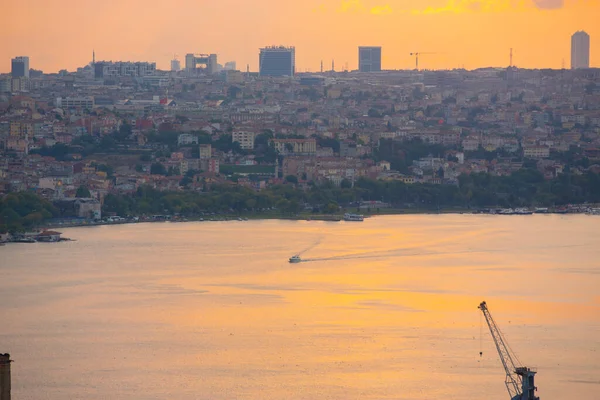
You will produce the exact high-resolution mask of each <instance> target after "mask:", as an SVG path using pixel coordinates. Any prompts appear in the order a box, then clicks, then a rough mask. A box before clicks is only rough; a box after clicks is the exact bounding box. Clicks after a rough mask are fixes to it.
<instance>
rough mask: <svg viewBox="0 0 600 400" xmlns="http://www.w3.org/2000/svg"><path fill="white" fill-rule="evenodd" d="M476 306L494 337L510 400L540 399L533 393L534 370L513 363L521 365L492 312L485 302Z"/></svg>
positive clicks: (534, 389)
mask: <svg viewBox="0 0 600 400" xmlns="http://www.w3.org/2000/svg"><path fill="white" fill-rule="evenodd" d="M478 308H479V309H480V310H481V312H483V316H484V317H485V321H486V322H487V324H488V327H489V328H490V332H491V334H492V338H493V339H494V344H495V345H496V350H498V354H499V355H500V361H502V365H503V366H504V371H505V372H506V378H505V379H504V384H505V385H506V389H508V394H509V395H510V398H511V400H540V398H539V397H537V396H536V395H535V391H536V390H537V387H536V386H535V383H534V379H535V374H536V371H534V370H532V369H531V368H527V367H518V366H517V364H515V361H516V362H517V363H518V364H519V365H521V362H520V361H519V359H518V358H517V356H516V355H515V353H514V352H513V351H512V349H511V348H510V346H508V345H507V343H506V340H505V339H504V336H503V335H502V332H501V331H500V328H498V326H497V325H496V322H495V321H494V318H492V314H490V311H489V310H488V308H487V304H486V302H485V301H483V302H481V304H479V307H478ZM480 354H481V353H480Z"/></svg>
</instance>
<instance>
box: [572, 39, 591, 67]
mask: <svg viewBox="0 0 600 400" xmlns="http://www.w3.org/2000/svg"><path fill="white" fill-rule="evenodd" d="M589 67H590V35H588V34H587V33H585V32H584V31H577V32H575V34H573V36H571V69H581V68H589Z"/></svg>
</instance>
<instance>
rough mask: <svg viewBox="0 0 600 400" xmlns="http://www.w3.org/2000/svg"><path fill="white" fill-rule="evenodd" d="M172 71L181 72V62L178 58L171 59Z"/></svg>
mask: <svg viewBox="0 0 600 400" xmlns="http://www.w3.org/2000/svg"><path fill="white" fill-rule="evenodd" d="M171 71H172V72H179V71H181V63H180V62H179V60H178V59H173V60H171Z"/></svg>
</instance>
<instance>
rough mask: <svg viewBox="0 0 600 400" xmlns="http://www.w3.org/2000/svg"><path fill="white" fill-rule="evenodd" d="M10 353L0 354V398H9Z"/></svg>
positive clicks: (0, 399) (4, 399)
mask: <svg viewBox="0 0 600 400" xmlns="http://www.w3.org/2000/svg"><path fill="white" fill-rule="evenodd" d="M11 362H12V360H11V359H10V354H8V353H6V354H0V400H10V363H11Z"/></svg>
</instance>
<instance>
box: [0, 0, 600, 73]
mask: <svg viewBox="0 0 600 400" xmlns="http://www.w3.org/2000/svg"><path fill="white" fill-rule="evenodd" d="M6 2H7V3H6ZM3 4H5V5H7V7H8V15H9V16H12V15H14V16H17V17H16V18H5V20H4V21H3V23H2V24H1V25H0V35H1V37H2V39H3V40H2V46H0V60H1V62H0V71H2V72H8V71H9V70H10V58H11V57H14V56H18V55H28V56H29V57H30V59H31V61H30V66H31V67H32V68H36V69H42V70H44V71H45V72H55V71H58V70H59V69H62V68H66V69H68V70H74V69H75V68H76V67H78V66H82V65H85V64H86V63H88V62H90V61H91V58H92V49H95V50H96V58H97V59H101V60H111V59H112V60H132V61H138V60H144V61H156V62H157V64H158V67H159V68H163V69H168V68H169V60H170V59H171V58H172V56H173V54H178V55H179V59H180V60H183V58H184V56H185V54H186V53H191V52H196V53H217V54H218V56H219V62H220V63H221V64H223V63H225V62H226V61H232V60H235V61H237V64H238V68H239V69H245V65H246V64H250V69H251V70H256V69H257V66H258V48H259V47H261V46H265V45H272V44H277V45H279V44H283V45H294V46H296V64H297V71H305V70H311V71H318V69H319V64H320V61H321V60H324V63H325V67H326V69H328V68H330V66H331V60H332V59H335V62H336V69H338V70H339V69H341V68H342V67H343V65H344V64H345V63H346V62H347V63H348V66H349V68H351V69H354V68H356V66H357V46H359V45H378V46H382V47H383V68H385V69H400V68H403V69H406V68H412V67H414V60H413V59H412V58H411V57H410V56H409V53H410V52H412V51H422V52H427V51H429V52H437V53H438V54H435V55H428V56H422V58H421V61H420V64H421V67H423V68H455V67H459V66H464V67H465V68H477V67H482V66H506V65H508V59H509V49H510V48H511V47H513V48H514V60H515V64H516V65H517V66H520V67H524V68H534V67H552V68H560V67H561V64H562V61H563V59H564V62H565V64H566V66H567V67H568V66H569V65H570V50H569V49H570V35H571V34H572V33H573V32H575V31H577V30H585V31H587V32H588V33H589V34H590V36H591V42H592V46H591V63H592V65H593V66H600V23H598V16H600V0H302V1H298V2H292V1H290V0H210V1H207V0H5V2H4V3H3ZM3 11H4V13H6V12H7V8H6V7H3Z"/></svg>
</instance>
